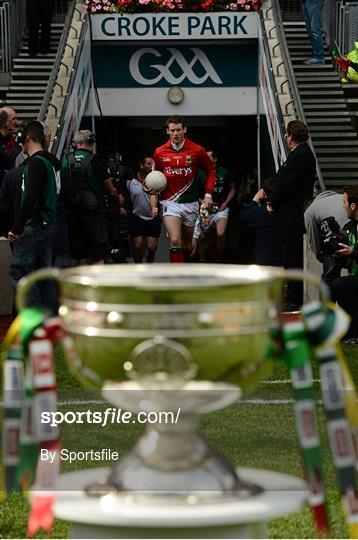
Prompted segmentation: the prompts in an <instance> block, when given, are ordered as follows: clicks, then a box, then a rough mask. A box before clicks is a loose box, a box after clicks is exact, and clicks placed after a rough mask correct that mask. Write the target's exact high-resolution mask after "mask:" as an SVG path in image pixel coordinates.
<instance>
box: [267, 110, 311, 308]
mask: <svg viewBox="0 0 358 540" xmlns="http://www.w3.org/2000/svg"><path fill="white" fill-rule="evenodd" d="M307 141H308V128H307V126H306V125H305V124H304V123H303V122H301V121H299V120H293V121H291V122H289V123H288V125H287V142H288V146H289V148H290V149H291V152H290V154H289V156H288V158H287V160H286V161H285V163H284V164H283V165H282V166H281V168H280V169H279V171H278V172H277V174H276V176H275V182H274V184H273V187H272V195H271V200H270V204H269V205H268V206H267V210H268V211H269V212H270V213H273V212H275V213H276V215H277V217H278V220H279V223H280V225H281V230H282V239H283V265H284V268H286V269H288V268H301V269H302V268H303V234H304V230H305V228H304V221H303V204H304V201H305V200H307V199H308V198H310V197H312V193H313V185H314V182H315V174H316V162H315V158H314V155H313V153H312V150H311V149H310V147H309V145H308V143H307ZM302 302H303V287H302V283H299V282H295V281H291V282H289V283H288V284H287V291H286V305H285V306H284V309H285V310H286V311H289V310H290V311H296V310H298V309H299V307H300V306H301V305H302Z"/></svg>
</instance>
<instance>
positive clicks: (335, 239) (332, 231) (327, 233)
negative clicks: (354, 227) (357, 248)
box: [320, 216, 349, 255]
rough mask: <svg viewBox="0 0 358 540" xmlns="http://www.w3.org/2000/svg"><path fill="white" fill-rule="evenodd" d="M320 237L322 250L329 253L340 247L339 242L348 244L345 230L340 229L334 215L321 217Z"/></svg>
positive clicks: (332, 253) (331, 253)
mask: <svg viewBox="0 0 358 540" xmlns="http://www.w3.org/2000/svg"><path fill="white" fill-rule="evenodd" d="M320 239H321V247H322V251H324V252H325V253H328V254H329V255H334V253H336V252H337V251H339V250H340V249H342V246H340V245H339V244H346V245H348V243H349V239H348V234H347V233H346V231H344V230H341V229H340V228H339V225H338V223H337V221H336V220H335V218H334V217H332V216H330V217H327V218H325V219H322V221H321V223H320Z"/></svg>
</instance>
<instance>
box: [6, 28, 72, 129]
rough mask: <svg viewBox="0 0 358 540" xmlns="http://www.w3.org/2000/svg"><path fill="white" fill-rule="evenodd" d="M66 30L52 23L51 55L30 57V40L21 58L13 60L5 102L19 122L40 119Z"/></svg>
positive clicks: (23, 48) (24, 47) (25, 42)
mask: <svg viewBox="0 0 358 540" xmlns="http://www.w3.org/2000/svg"><path fill="white" fill-rule="evenodd" d="M62 31H63V24H52V30H51V48H50V52H49V53H48V54H46V55H41V54H39V55H37V56H36V57H34V58H32V57H29V54H28V46H27V41H24V44H23V46H22V48H21V51H20V53H19V56H18V57H16V58H14V60H13V69H12V72H11V83H10V87H9V90H8V91H7V93H6V99H5V102H6V103H7V104H8V105H10V106H11V107H13V109H14V110H15V111H16V113H17V117H18V119H19V122H24V121H27V120H31V119H33V118H37V117H38V114H39V112H40V109H41V105H42V101H43V98H44V95H45V92H46V88H47V85H48V81H49V78H50V75H51V71H52V67H53V63H54V60H55V57H56V54H57V48H58V45H59V42H60V38H61V35H62Z"/></svg>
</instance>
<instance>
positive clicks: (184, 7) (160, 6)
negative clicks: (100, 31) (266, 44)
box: [85, 0, 261, 14]
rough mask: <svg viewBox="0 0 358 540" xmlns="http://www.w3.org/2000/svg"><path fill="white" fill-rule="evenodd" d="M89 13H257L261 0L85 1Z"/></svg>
mask: <svg viewBox="0 0 358 540" xmlns="http://www.w3.org/2000/svg"><path fill="white" fill-rule="evenodd" d="M85 5H86V9H87V11H88V12H89V13H92V14H95V13H102V14H105V13H121V14H122V13H183V12H189V13H200V12H204V13H205V12H212V11H246V12H247V11H258V10H259V9H260V7H261V0H232V1H231V2H230V1H228V0H85Z"/></svg>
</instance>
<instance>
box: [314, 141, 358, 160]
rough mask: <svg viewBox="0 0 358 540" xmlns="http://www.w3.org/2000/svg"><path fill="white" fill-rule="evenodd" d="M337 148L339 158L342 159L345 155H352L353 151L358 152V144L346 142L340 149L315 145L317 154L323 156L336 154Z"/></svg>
mask: <svg viewBox="0 0 358 540" xmlns="http://www.w3.org/2000/svg"><path fill="white" fill-rule="evenodd" d="M335 150H337V152H338V153H337V160H340V159H342V157H343V156H344V155H348V156H350V155H352V152H353V153H356V152H357V147H356V146H351V145H349V146H347V145H346V144H344V145H343V146H342V147H341V148H339V151H338V148H337V149H336V147H334V148H321V147H320V146H318V145H315V152H316V155H317V156H321V155H323V154H330V155H332V154H334V153H335Z"/></svg>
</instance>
